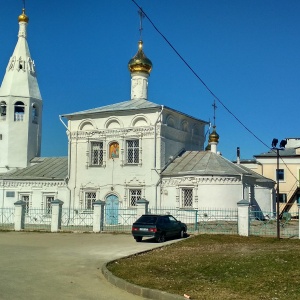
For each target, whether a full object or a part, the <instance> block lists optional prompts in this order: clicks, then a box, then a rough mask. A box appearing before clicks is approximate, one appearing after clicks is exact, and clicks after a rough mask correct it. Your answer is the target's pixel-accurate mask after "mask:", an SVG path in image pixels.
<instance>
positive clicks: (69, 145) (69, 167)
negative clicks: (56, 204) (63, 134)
mask: <svg viewBox="0 0 300 300" xmlns="http://www.w3.org/2000/svg"><path fill="white" fill-rule="evenodd" d="M59 120H60V122H61V123H62V124H63V126H64V127H65V128H66V129H67V132H68V134H67V135H68V175H67V180H65V182H66V184H67V189H68V191H69V205H68V207H69V210H68V224H69V221H70V215H71V189H70V188H69V180H70V174H71V160H72V159H71V158H72V152H71V131H70V130H69V128H68V126H67V125H66V124H65V123H64V121H63V120H62V116H59Z"/></svg>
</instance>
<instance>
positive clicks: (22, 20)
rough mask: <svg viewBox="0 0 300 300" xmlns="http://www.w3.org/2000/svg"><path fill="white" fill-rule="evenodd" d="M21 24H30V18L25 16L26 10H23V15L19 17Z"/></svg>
mask: <svg viewBox="0 0 300 300" xmlns="http://www.w3.org/2000/svg"><path fill="white" fill-rule="evenodd" d="M20 22H25V23H28V22H29V18H28V17H27V16H26V15H25V8H23V12H22V14H21V15H19V23H20Z"/></svg>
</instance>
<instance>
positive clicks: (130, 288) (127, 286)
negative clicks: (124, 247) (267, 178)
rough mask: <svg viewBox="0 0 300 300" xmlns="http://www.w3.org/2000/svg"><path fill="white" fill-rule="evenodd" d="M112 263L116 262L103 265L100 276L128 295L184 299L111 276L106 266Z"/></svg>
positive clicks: (160, 299)
mask: <svg viewBox="0 0 300 300" xmlns="http://www.w3.org/2000/svg"><path fill="white" fill-rule="evenodd" d="M114 261H116V260H112V261H109V262H107V263H105V264H104V265H103V266H102V268H101V272H102V274H103V275H104V277H105V278H106V280H107V281H108V282H110V283H111V284H113V285H115V286H116V287H118V288H119V289H122V290H125V291H127V292H128V293H131V294H134V295H137V296H141V297H144V298H148V299H155V300H182V299H186V298H184V297H183V296H179V295H174V294H169V293H167V292H163V291H159V290H154V289H149V288H145V287H141V286H139V285H136V284H133V283H129V282H128V281H126V280H124V279H121V278H119V277H117V276H115V275H113V274H112V273H111V272H110V271H109V270H108V269H107V267H106V266H107V265H108V264H109V263H112V262H114Z"/></svg>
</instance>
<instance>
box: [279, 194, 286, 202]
mask: <svg viewBox="0 0 300 300" xmlns="http://www.w3.org/2000/svg"><path fill="white" fill-rule="evenodd" d="M279 202H280V203H286V202H287V197H286V194H279Z"/></svg>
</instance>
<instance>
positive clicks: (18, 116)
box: [14, 101, 25, 122]
mask: <svg viewBox="0 0 300 300" xmlns="http://www.w3.org/2000/svg"><path fill="white" fill-rule="evenodd" d="M24 113H25V105H24V103H23V102H21V101H17V102H16V103H15V119H14V120H15V121H17V122H18V121H23V118H24Z"/></svg>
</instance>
